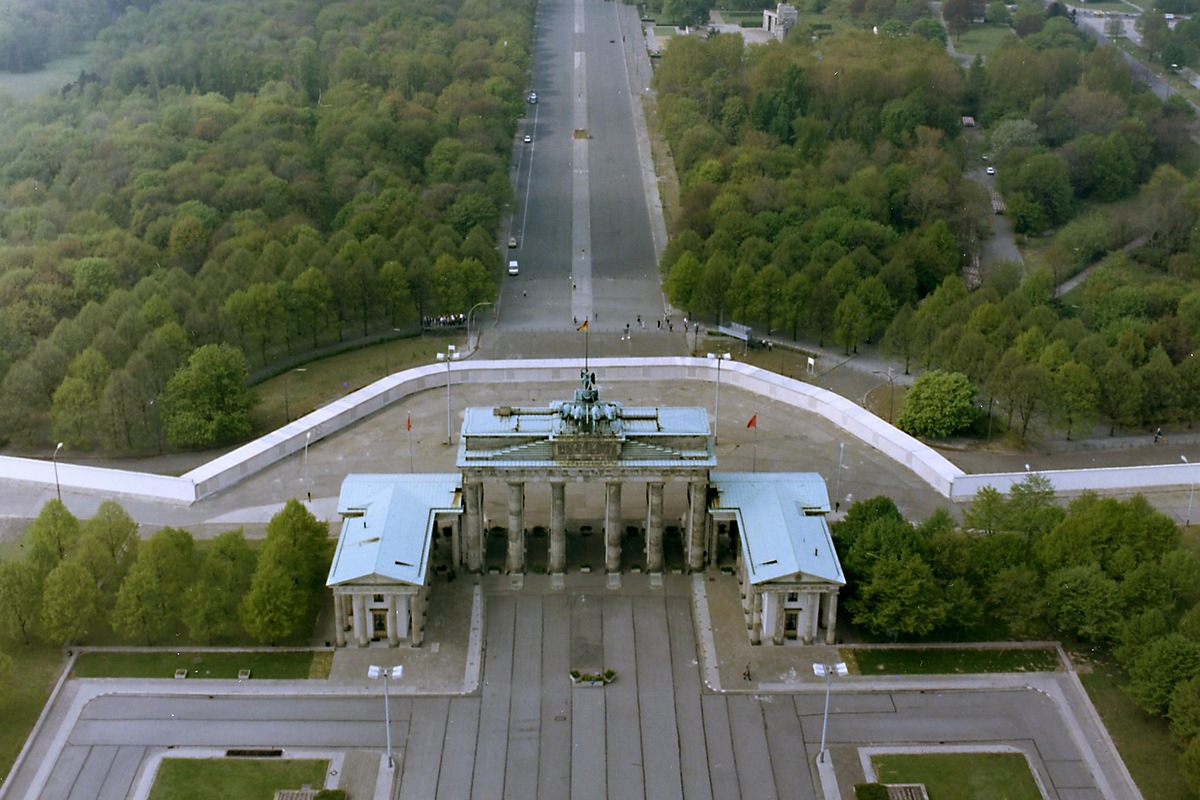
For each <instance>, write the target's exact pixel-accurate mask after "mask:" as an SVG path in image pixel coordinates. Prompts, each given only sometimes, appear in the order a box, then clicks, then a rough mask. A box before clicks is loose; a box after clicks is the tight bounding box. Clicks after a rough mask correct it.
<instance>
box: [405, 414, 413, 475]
mask: <svg viewBox="0 0 1200 800" xmlns="http://www.w3.org/2000/svg"><path fill="white" fill-rule="evenodd" d="M405 427H407V428H408V474H409V475H411V474H412V473H413V455H412V414H409V415H408V422H406V423H405Z"/></svg>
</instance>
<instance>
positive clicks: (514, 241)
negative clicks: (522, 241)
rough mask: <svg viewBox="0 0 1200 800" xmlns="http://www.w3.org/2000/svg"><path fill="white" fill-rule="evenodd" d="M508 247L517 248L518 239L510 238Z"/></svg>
mask: <svg viewBox="0 0 1200 800" xmlns="http://www.w3.org/2000/svg"><path fill="white" fill-rule="evenodd" d="M508 246H509V247H516V246H517V237H515V236H510V237H508Z"/></svg>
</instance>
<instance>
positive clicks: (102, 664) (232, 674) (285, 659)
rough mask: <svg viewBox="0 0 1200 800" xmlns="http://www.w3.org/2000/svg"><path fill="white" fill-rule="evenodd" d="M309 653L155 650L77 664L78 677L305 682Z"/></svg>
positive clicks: (89, 657) (89, 656) (91, 656)
mask: <svg viewBox="0 0 1200 800" xmlns="http://www.w3.org/2000/svg"><path fill="white" fill-rule="evenodd" d="M312 661H313V654H312V653H311V652H309V651H285V652H279V653H275V652H261V653H260V652H249V653H235V652H228V651H212V652H196V651H180V652H176V651H156V652H125V651H119V652H118V651H114V652H105V653H84V654H82V655H80V656H79V658H78V659H76V661H75V669H74V671H73V672H72V675H73V677H76V678H174V677H175V670H177V669H186V670H187V671H188V680H191V679H193V678H221V679H226V680H229V679H234V680H236V679H237V676H238V671H239V670H243V669H248V670H250V677H251V678H252V679H255V678H260V679H274V680H306V679H307V678H308V677H309V675H310V672H311V670H312Z"/></svg>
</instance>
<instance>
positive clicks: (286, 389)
mask: <svg viewBox="0 0 1200 800" xmlns="http://www.w3.org/2000/svg"><path fill="white" fill-rule="evenodd" d="M292 372H308V370H307V369H306V368H305V367H296V368H295V369H294V370H292V371H291V372H289V373H288V374H287V380H285V381H284V382H283V416H284V419H285V420H286V421H288V422H291V421H292V408H291V405H290V403H289V399H288V395H289V394H290V393H291V388H292Z"/></svg>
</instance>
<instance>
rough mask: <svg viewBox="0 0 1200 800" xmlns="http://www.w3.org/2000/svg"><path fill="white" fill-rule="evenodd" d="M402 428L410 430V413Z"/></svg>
mask: <svg viewBox="0 0 1200 800" xmlns="http://www.w3.org/2000/svg"><path fill="white" fill-rule="evenodd" d="M404 429H405V430H409V431H411V430H412V414H409V415H408V421H407V422H405V423H404Z"/></svg>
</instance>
